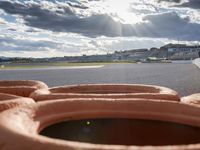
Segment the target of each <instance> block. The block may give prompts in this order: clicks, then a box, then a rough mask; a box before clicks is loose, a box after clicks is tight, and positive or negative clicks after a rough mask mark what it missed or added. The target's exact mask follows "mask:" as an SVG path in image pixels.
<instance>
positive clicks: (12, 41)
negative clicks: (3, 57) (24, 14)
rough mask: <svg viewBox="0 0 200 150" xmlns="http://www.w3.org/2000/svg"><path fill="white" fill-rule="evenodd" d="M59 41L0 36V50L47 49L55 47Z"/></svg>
mask: <svg viewBox="0 0 200 150" xmlns="http://www.w3.org/2000/svg"><path fill="white" fill-rule="evenodd" d="M59 44H60V43H56V42H52V41H47V40H33V39H24V38H14V37H12V36H3V35H1V36H0V45H1V47H0V51H1V52H2V51H18V52H23V51H47V50H49V49H55V48H56V47H57V46H58V45H59Z"/></svg>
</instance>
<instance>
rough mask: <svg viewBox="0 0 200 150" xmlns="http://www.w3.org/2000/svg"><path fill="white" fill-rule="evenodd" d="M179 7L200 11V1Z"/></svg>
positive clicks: (194, 0)
mask: <svg viewBox="0 0 200 150" xmlns="http://www.w3.org/2000/svg"><path fill="white" fill-rule="evenodd" d="M176 6H178V7H188V8H192V9H200V1H199V0H190V1H188V2H185V3H183V4H180V5H176Z"/></svg>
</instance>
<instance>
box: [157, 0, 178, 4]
mask: <svg viewBox="0 0 200 150" xmlns="http://www.w3.org/2000/svg"><path fill="white" fill-rule="evenodd" d="M158 2H174V3H180V2H181V0H158Z"/></svg>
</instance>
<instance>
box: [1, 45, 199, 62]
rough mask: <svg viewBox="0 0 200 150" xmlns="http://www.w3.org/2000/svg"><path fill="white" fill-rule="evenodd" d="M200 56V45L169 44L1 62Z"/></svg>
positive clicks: (154, 59) (152, 58) (5, 58)
mask: <svg viewBox="0 0 200 150" xmlns="http://www.w3.org/2000/svg"><path fill="white" fill-rule="evenodd" d="M199 56H200V46H199V45H186V44H171V43H170V44H167V45H164V46H162V47H160V48H156V47H153V48H150V49H132V50H122V51H115V52H114V53H111V54H105V55H82V56H63V57H52V58H19V57H14V58H9V57H0V64H1V65H2V64H8V63H48V62H63V61H64V62H69V63H73V62H78V63H84V62H126V61H127V62H160V61H163V62H165V61H166V62H167V61H171V60H192V59H195V58H198V57H199Z"/></svg>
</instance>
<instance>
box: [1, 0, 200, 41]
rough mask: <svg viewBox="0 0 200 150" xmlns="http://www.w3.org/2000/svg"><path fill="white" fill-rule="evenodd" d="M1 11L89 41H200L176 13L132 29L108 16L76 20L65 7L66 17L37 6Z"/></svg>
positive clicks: (7, 4)
mask: <svg viewBox="0 0 200 150" xmlns="http://www.w3.org/2000/svg"><path fill="white" fill-rule="evenodd" d="M55 7H56V4H55ZM0 8H1V9H3V10H4V11H5V12H7V13H9V14H15V15H20V16H22V17H23V19H24V20H25V23H26V25H28V26H31V27H37V28H40V29H45V30H51V31H57V32H71V33H78V34H82V35H84V36H88V37H97V36H108V37H120V36H124V37H127V36H137V37H155V38H172V39H174V38H175V39H176V38H179V39H182V40H199V39H200V30H199V28H200V25H199V24H197V23H191V22H190V20H189V19H188V18H181V17H180V16H178V15H177V14H176V13H161V14H155V15H148V16H146V17H145V18H144V21H145V22H142V23H138V24H133V25H131V24H123V23H120V22H117V21H115V20H114V19H113V18H112V17H111V16H109V15H107V14H90V15H89V16H79V15H77V14H76V13H74V11H73V10H72V9H71V6H70V5H68V6H65V7H64V8H65V9H67V10H68V11H66V12H65V13H63V12H62V11H61V12H59V11H51V10H48V9H46V8H45V9H44V8H42V7H41V6H40V5H39V4H37V3H28V4H23V3H13V2H11V1H1V2H0ZM70 10H71V11H70Z"/></svg>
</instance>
